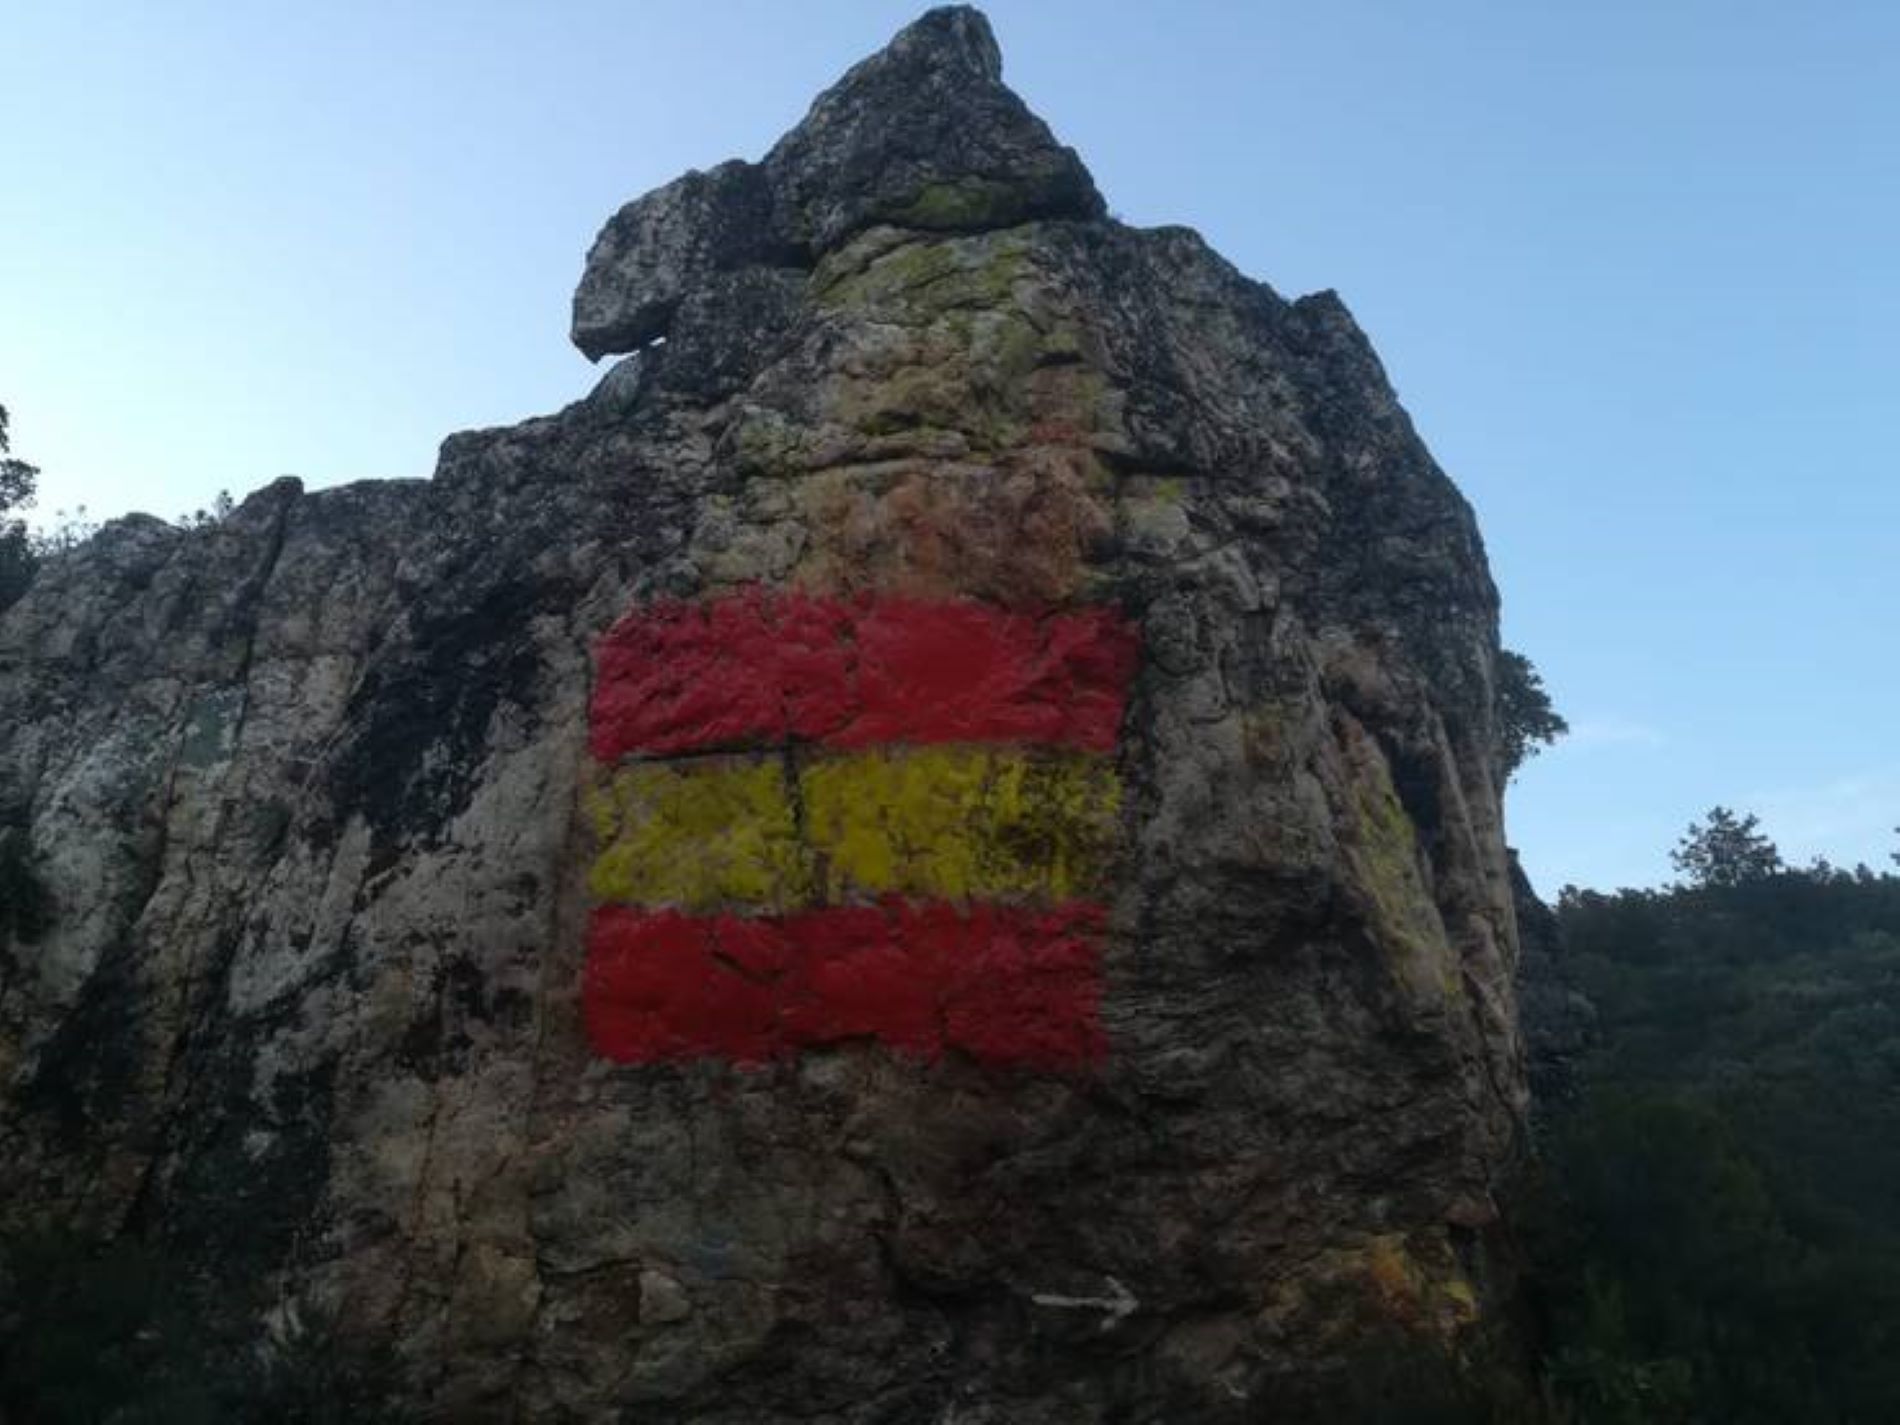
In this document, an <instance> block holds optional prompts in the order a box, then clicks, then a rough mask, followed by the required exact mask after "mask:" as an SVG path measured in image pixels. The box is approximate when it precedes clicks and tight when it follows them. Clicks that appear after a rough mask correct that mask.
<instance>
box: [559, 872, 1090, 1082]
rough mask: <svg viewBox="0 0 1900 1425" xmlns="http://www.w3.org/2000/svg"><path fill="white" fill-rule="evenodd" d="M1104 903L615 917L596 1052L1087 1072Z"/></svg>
mask: <svg viewBox="0 0 1900 1425" xmlns="http://www.w3.org/2000/svg"><path fill="white" fill-rule="evenodd" d="M1102 924H1103V913H1102V910H1101V908H1100V907H1099V906H1094V905H1087V904H1073V905H1067V906H1060V907H1056V908H1054V909H1049V910H1025V909H1021V908H1016V907H1005V906H976V907H972V908H970V909H967V910H964V909H959V908H957V907H953V906H949V905H943V904H936V903H929V904H914V903H910V902H899V901H892V902H887V903H886V904H883V905H879V906H848V907H835V908H828V909H824V910H814V911H806V912H802V913H800V914H797V915H790V916H781V917H769V918H748V917H744V916H735V915H718V916H687V915H683V914H681V913H680V912H678V911H671V910H661V911H640V910H634V909H631V908H628V907H625V906H608V907H605V908H602V909H599V910H596V911H595V912H594V916H593V920H592V922H591V924H590V926H589V929H588V959H587V969H586V972H585V979H584V984H583V995H582V999H583V1007H584V1012H585V1016H586V1021H587V1030H588V1035H589V1037H590V1039H591V1040H592V1041H593V1045H594V1048H595V1050H596V1051H597V1052H598V1053H600V1054H602V1055H604V1056H606V1057H607V1058H610V1059H615V1060H618V1061H619V1062H621V1063H629V1064H643V1063H654V1062H658V1061H665V1060H677V1059H693V1058H704V1057H717V1058H724V1059H732V1060H736V1061H738V1062H741V1063H759V1062H763V1061H765V1060H769V1059H774V1058H779V1057H782V1056H785V1055H788V1054H792V1053H796V1052H798V1051H799V1050H801V1049H805V1048H811V1047H815V1046H818V1045H824V1044H837V1043H842V1042H846V1041H850V1040H876V1041H878V1042H881V1043H883V1044H886V1045H888V1046H890V1047H891V1048H894V1049H899V1050H903V1051H905V1052H908V1053H911V1054H914V1055H917V1056H919V1057H922V1058H936V1057H938V1056H940V1055H942V1054H944V1053H946V1052H952V1051H955V1052H961V1053H964V1054H967V1055H969V1056H970V1057H971V1058H973V1059H976V1060H978V1061H980V1062H982V1063H986V1064H992V1065H1009V1066H1013V1067H1019V1068H1039V1069H1074V1068H1082V1067H1086V1066H1088V1065H1091V1064H1094V1063H1097V1062H1099V1061H1100V1059H1101V1058H1102V1055H1103V1053H1104V1051H1105V1048H1106V1041H1105V1039H1104V1037H1103V1034H1102V1028H1101V1018H1100V1007H1101V968H1100V950H1099V945H1100V939H1101V932H1102Z"/></svg>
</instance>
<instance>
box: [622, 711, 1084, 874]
mask: <svg viewBox="0 0 1900 1425" xmlns="http://www.w3.org/2000/svg"><path fill="white" fill-rule="evenodd" d="M1120 790H1121V789H1120V784H1119V782H1118V781H1117V779H1116V776H1115V770H1114V768H1113V766H1112V765H1111V764H1110V763H1109V762H1108V760H1107V759H1106V758H1104V757H1102V756H1100V755H1099V754H1095V753H1088V752H1074V751H1055V750H1037V751H1033V752H1028V751H1020V750H1011V749H1006V748H994V747H988V748H985V747H957V746H949V747H920V748H912V749H892V750H881V751H874V752H862V753H851V754H832V755H823V756H816V757H813V758H812V759H811V760H809V761H807V762H805V763H804V764H803V765H802V766H798V767H794V766H793V765H792V764H791V763H789V762H788V761H787V760H786V759H785V758H783V757H782V756H764V757H721V758H704V759H696V760H693V761H683V762H665V763H659V762H653V763H638V764H634V765H631V766H625V767H622V768H620V769H618V770H617V771H614V772H612V773H602V774H601V777H600V780H599V781H598V782H597V783H596V784H595V785H594V786H593V787H592V789H591V790H590V792H589V794H588V813H589V815H590V817H591V818H592V820H593V823H594V832H595V836H596V837H597V839H598V841H599V844H600V845H601V847H602V850H601V853H600V856H599V858H598V859H597V860H596V861H595V863H594V867H593V871H592V873H591V875H590V877H589V888H590V890H591V891H592V893H593V896H594V898H595V900H597V901H603V902H622V903H630V904H640V905H674V906H679V907H682V908H684V909H687V910H695V911H698V910H710V909H714V908H716V907H720V906H727V905H733V904H743V905H748V906H756V907H758V908H761V909H766V910H771V911H787V910H794V909H797V908H799V907H802V906H809V905H818V904H834V903H838V902H844V901H850V900H852V899H857V898H864V897H873V896H879V895H888V894H900V895H908V896H916V897H920V898H921V897H928V898H931V899H941V900H1016V899H1025V898H1028V899H1043V898H1047V899H1049V900H1056V901H1063V900H1070V899H1073V898H1075V897H1077V896H1080V895H1086V894H1088V893H1089V892H1091V891H1093V890H1095V889H1096V888H1097V887H1098V886H1099V884H1100V880H1101V877H1102V874H1103V869H1104V865H1105V861H1106V858H1107V856H1108V853H1109V849H1110V846H1111V844H1112V838H1113V835H1114V828H1115V818H1116V812H1117V809H1118V806H1119V803H1120Z"/></svg>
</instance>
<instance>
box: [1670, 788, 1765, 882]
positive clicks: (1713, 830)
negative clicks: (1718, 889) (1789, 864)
mask: <svg viewBox="0 0 1900 1425" xmlns="http://www.w3.org/2000/svg"><path fill="white" fill-rule="evenodd" d="M1760 824H1761V823H1760V821H1759V820H1758V819H1757V818H1756V817H1755V816H1754V815H1752V814H1750V815H1747V816H1737V815H1736V814H1735V813H1734V812H1732V811H1730V810H1729V809H1728V808H1727V807H1713V808H1711V809H1710V811H1709V819H1708V821H1707V822H1706V823H1703V822H1694V821H1692V822H1690V823H1689V830H1688V831H1687V832H1686V833H1685V834H1684V836H1683V838H1682V840H1681V841H1680V842H1679V843H1677V846H1676V849H1675V850H1674V851H1671V852H1670V853H1669V860H1670V862H1671V863H1672V864H1673V865H1674V866H1675V868H1676V869H1677V870H1678V871H1680V872H1682V874H1683V875H1685V876H1687V877H1688V878H1689V880H1690V882H1691V883H1692V884H1694V885H1698V886H1745V885H1747V884H1749V883H1750V882H1751V881H1763V880H1766V879H1768V877H1770V876H1773V875H1775V874H1777V873H1778V872H1780V871H1782V870H1784V869H1785V866H1784V864H1783V862H1782V859H1781V852H1780V851H1778V850H1776V848H1775V843H1774V842H1772V841H1770V840H1769V839H1768V838H1767V837H1766V836H1764V835H1762V834H1761V832H1760V831H1759V830H1757V828H1758V827H1759V826H1760Z"/></svg>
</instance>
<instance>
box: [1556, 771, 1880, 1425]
mask: <svg viewBox="0 0 1900 1425" xmlns="http://www.w3.org/2000/svg"><path fill="white" fill-rule="evenodd" d="M1675 864H1676V867H1677V870H1678V871H1679V872H1681V873H1682V874H1683V875H1684V876H1685V877H1687V881H1686V882H1685V883H1684V884H1683V885H1680V886H1677V887H1674V888H1671V889H1667V890H1660V891H1622V892H1619V893H1617V894H1613V895H1605V894H1599V893H1596V892H1590V891H1577V890H1575V889H1574V888H1571V889H1566V891H1565V892H1564V894H1563V896H1562V898H1561V900H1560V901H1559V904H1558V907H1557V910H1558V918H1559V923H1560V926H1561V929H1562V934H1563V940H1564V945H1565V950H1566V954H1567V957H1568V960H1569V963H1570V965H1571V967H1572V970H1573V972H1574V973H1575V974H1576V976H1577V977H1578V980H1579V982H1580V985H1581V987H1582V988H1583V990H1584V991H1585V993H1587V994H1588V995H1589V996H1590V997H1591V999H1592V1000H1593V1001H1594V1002H1595V1005H1596V1009H1597V1013H1598V1015H1599V1034H1598V1038H1597V1046H1596V1048H1595V1050H1594V1052H1593V1053H1592V1054H1591V1055H1590V1057H1589V1058H1588V1060H1587V1061H1586V1063H1585V1064H1584V1065H1583V1066H1582V1067H1583V1092H1582V1094H1581V1096H1580V1100H1579V1102H1578V1103H1577V1104H1576V1105H1575V1106H1574V1108H1572V1109H1571V1110H1570V1111H1569V1112H1568V1113H1567V1114H1566V1115H1565V1116H1564V1117H1563V1118H1562V1119H1560V1120H1559V1122H1558V1123H1557V1124H1556V1125H1555V1126H1554V1128H1553V1129H1552V1131H1551V1133H1550V1140H1549V1142H1548V1143H1547V1144H1546V1145H1545V1152H1544V1154H1543V1162H1542V1164H1541V1168H1540V1174H1541V1181H1540V1191H1539V1193H1538V1197H1537V1204H1536V1214H1535V1227H1534V1232H1533V1243H1534V1250H1535V1253H1536V1255H1537V1258H1538V1263H1539V1276H1540V1277H1541V1279H1542V1286H1543V1291H1544V1293H1545V1296H1546V1305H1547V1309H1548V1314H1549V1321H1548V1326H1549V1329H1550V1332H1551V1336H1552V1340H1553V1355H1552V1366H1553V1377H1554V1384H1555V1386H1556V1388H1557V1389H1558V1391H1559V1393H1560V1394H1561V1395H1562V1397H1563V1398H1564V1399H1565V1401H1566V1402H1567V1405H1568V1409H1569V1412H1570V1415H1571V1417H1572V1418H1573V1419H1575V1420H1577V1421H1579V1422H1585V1425H1637V1422H1641V1425H1660V1422H1678V1421H1679V1422H1704V1421H1706V1422H1718V1421H1719V1422H1723V1425H1748V1423H1749V1422H1761V1425H1771V1422H1772V1425H1788V1422H1809V1421H1812V1422H1841V1425H1847V1422H1884V1421H1892V1420H1900V876H1895V875H1891V874H1887V875H1882V874H1877V873H1876V872H1874V871H1873V870H1871V869H1869V868H1867V867H1865V866H1862V867H1860V868H1857V869H1856V870H1854V871H1852V872H1847V871H1842V870H1838V869H1835V868H1833V867H1830V866H1827V865H1825V864H1817V865H1815V866H1812V867H1809V868H1807V869H1804V870H1791V869H1789V868H1788V867H1786V866H1785V865H1784V863H1783V861H1782V858H1781V856H1780V854H1779V852H1778V851H1777V850H1776V848H1775V846H1774V844H1773V843H1772V842H1771V841H1770V840H1769V839H1768V838H1767V837H1766V836H1765V835H1764V834H1763V833H1762V832H1761V830H1760V828H1759V825H1758V823H1757V822H1756V820H1755V818H1753V817H1745V816H1739V815H1737V814H1736V813H1734V812H1731V811H1729V810H1727V809H1725V808H1721V807H1718V808H1716V809H1715V810H1714V811H1712V812H1711V813H1710V814H1709V816H1708V818H1707V819H1706V820H1705V821H1703V822H1701V823H1698V824H1697V825H1695V826H1692V827H1691V828H1690V831H1689V834H1688V835H1687V836H1686V837H1685V838H1684V839H1683V842H1682V844H1681V845H1680V846H1679V847H1678V848H1677V850H1676V853H1675Z"/></svg>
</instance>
